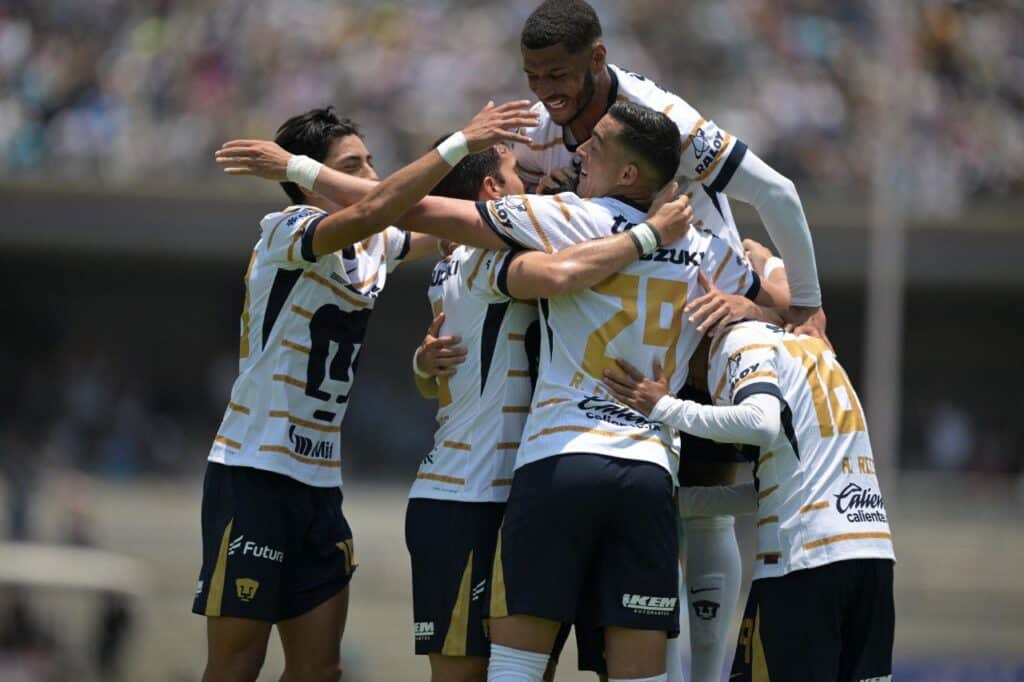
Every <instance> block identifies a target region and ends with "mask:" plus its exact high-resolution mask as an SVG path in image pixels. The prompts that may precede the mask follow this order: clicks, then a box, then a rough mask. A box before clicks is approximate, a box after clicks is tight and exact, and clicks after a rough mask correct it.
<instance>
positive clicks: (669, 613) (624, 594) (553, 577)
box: [489, 453, 679, 632]
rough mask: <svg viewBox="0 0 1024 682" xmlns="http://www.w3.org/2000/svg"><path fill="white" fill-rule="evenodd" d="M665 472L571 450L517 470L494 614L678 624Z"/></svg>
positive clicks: (672, 520)
mask: <svg viewBox="0 0 1024 682" xmlns="http://www.w3.org/2000/svg"><path fill="white" fill-rule="evenodd" d="M672 492H673V491H672V478H671V476H669V473H668V472H667V471H665V470H664V469H663V468H662V467H660V466H658V465H656V464H651V463H648V462H640V461H635V460H629V459H621V458H616V457H607V456H604V455H594V454H586V453H570V454H563V455H558V456H555V457H548V458H547V459H542V460H539V461H537V462H533V463H531V464H527V465H525V466H523V467H521V468H519V469H518V470H517V471H516V473H515V476H514V477H513V480H512V489H511V493H510V497H509V500H508V507H507V508H506V509H505V521H504V523H503V524H502V527H501V535H500V539H499V544H498V549H497V552H496V553H495V559H494V576H493V578H492V581H491V599H490V604H489V607H490V617H492V618H500V617H502V616H507V615H527V616H535V617H538V618H546V619H549V620H554V621H559V622H562V623H572V622H575V621H577V616H578V615H579V617H580V618H581V619H582V620H581V622H585V623H588V624H589V625H590V626H592V627H594V628H601V627H605V626H609V625H611V626H617V627H624V628H635V629H641V630H665V631H666V632H674V631H676V630H678V628H679V599H678V593H677V575H678V565H679V543H678V540H677V530H676V507H675V504H674V500H673V495H672Z"/></svg>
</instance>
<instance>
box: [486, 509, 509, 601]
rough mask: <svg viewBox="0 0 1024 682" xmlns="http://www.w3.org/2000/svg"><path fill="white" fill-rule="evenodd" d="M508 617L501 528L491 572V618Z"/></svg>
mask: <svg viewBox="0 0 1024 682" xmlns="http://www.w3.org/2000/svg"><path fill="white" fill-rule="evenodd" d="M507 615H508V599H507V597H506V596H505V567H504V566H503V565H502V562H501V528H498V546H497V547H495V548H494V569H493V570H492V571H491V612H490V616H491V618H504V617H505V616H507Z"/></svg>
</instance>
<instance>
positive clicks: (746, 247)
mask: <svg viewBox="0 0 1024 682" xmlns="http://www.w3.org/2000/svg"><path fill="white" fill-rule="evenodd" d="M743 253H744V254H746V256H747V260H749V261H750V265H751V266H752V267H753V268H754V272H756V273H757V274H758V275H760V274H762V273H764V264H765V263H766V262H767V261H768V259H769V258H771V257H772V256H774V255H775V254H774V253H772V250H771V249H769V248H768V247H767V246H765V245H764V244H761V243H760V242H756V241H754V240H753V239H744V240H743Z"/></svg>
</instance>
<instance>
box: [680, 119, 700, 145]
mask: <svg viewBox="0 0 1024 682" xmlns="http://www.w3.org/2000/svg"><path fill="white" fill-rule="evenodd" d="M702 125H704V119H702V118H698V119H697V122H696V123H694V124H693V127H692V128H690V134H689V135H687V136H686V139H685V140H683V148H682V151H684V152H685V151H686V149H687V147H689V146H690V143H691V142H693V138H694V137H696V135H697V131H698V130H700V127H701V126H702Z"/></svg>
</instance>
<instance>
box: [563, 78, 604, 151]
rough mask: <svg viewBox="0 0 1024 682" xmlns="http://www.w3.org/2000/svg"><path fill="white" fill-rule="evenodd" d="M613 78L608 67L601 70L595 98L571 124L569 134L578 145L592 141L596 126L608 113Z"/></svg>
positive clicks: (596, 80) (595, 80) (596, 83)
mask: <svg viewBox="0 0 1024 682" xmlns="http://www.w3.org/2000/svg"><path fill="white" fill-rule="evenodd" d="M611 88H612V77H611V76H610V75H609V73H608V67H605V68H603V69H601V73H600V74H599V75H598V76H597V77H596V78H594V96H593V97H591V98H590V101H589V102H587V106H585V107H583V111H581V112H580V114H579V116H577V117H576V118H575V119H573V120H572V122H571V123H570V124H569V132H571V133H572V137H573V139H574V140H576V144H583V143H584V142H586V141H587V140H589V139H590V134H591V133H592V132H593V131H594V126H596V125H597V122H598V121H600V120H601V117H602V116H604V115H605V114H606V113H607V112H608V93H609V92H611Z"/></svg>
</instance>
